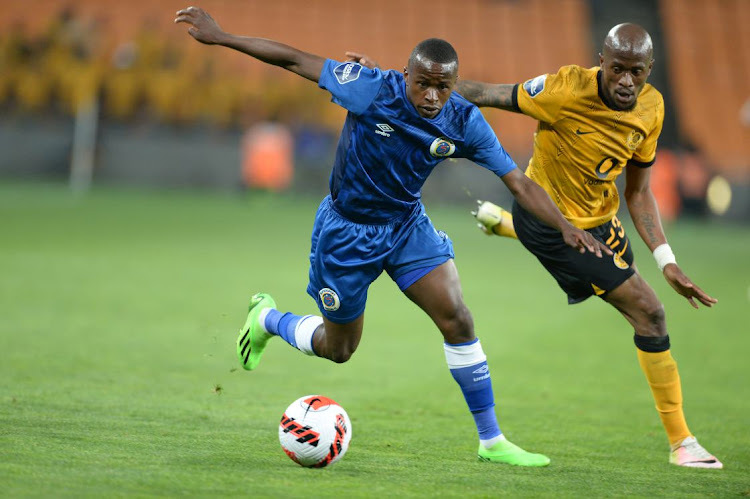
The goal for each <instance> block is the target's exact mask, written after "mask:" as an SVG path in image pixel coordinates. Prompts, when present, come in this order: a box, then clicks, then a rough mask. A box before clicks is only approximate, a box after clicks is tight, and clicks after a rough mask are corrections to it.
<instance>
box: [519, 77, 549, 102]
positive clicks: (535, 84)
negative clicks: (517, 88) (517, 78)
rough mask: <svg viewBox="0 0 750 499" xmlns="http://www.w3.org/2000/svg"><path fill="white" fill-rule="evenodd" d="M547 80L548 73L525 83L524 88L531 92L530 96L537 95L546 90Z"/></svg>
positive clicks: (528, 92)
mask: <svg viewBox="0 0 750 499" xmlns="http://www.w3.org/2000/svg"><path fill="white" fill-rule="evenodd" d="M545 81H547V75H540V76H537V77H536V78H532V79H531V80H528V81H527V82H526V83H524V84H523V88H524V90H526V93H527V94H529V97H536V96H537V95H539V94H540V93H541V92H542V90H544V82H545Z"/></svg>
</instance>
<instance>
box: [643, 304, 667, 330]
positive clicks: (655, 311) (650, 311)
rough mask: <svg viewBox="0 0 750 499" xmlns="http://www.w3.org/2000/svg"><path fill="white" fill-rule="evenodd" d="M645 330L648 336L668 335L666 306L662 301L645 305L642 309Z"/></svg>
mask: <svg viewBox="0 0 750 499" xmlns="http://www.w3.org/2000/svg"><path fill="white" fill-rule="evenodd" d="M641 310H642V316H643V329H644V332H647V333H649V334H647V335H648V336H663V335H665V334H667V326H666V315H665V313H664V305H662V303H661V302H660V301H658V300H657V301H654V302H650V303H644V304H643V307H642V309H641Z"/></svg>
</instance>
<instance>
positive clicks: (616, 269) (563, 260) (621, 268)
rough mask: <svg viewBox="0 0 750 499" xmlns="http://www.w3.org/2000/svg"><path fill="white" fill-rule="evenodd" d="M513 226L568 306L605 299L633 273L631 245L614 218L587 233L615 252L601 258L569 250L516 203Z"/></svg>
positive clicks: (549, 228) (559, 238)
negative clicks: (594, 299)
mask: <svg viewBox="0 0 750 499" xmlns="http://www.w3.org/2000/svg"><path fill="white" fill-rule="evenodd" d="M513 223H514V225H515V228H516V233H517V234H518V239H519V240H520V241H521V243H522V244H523V245H524V247H526V249H528V250H529V251H530V252H531V253H532V254H534V256H536V257H537V258H538V259H539V261H540V262H541V263H542V265H544V267H545V268H546V269H547V271H548V272H549V273H550V274H551V275H552V276H553V277H554V278H555V280H556V281H557V283H558V285H559V286H560V288H562V289H563V291H565V293H566V294H567V295H568V303H571V304H573V303H579V302H581V301H583V300H586V299H587V298H589V297H591V296H599V297H606V296H607V294H608V293H609V292H610V291H612V290H614V289H616V288H617V287H618V286H620V285H621V284H622V283H623V282H625V281H626V280H627V279H628V278H629V277H630V276H631V275H633V274H634V273H635V271H634V270H633V269H632V268H631V264H632V262H633V253H632V250H631V249H630V242H629V240H628V238H627V236H626V235H625V231H624V229H623V228H622V226H621V225H620V224H619V221H618V220H617V219H616V218H614V219H613V220H612V221H610V222H607V223H605V224H602V225H601V226H599V227H595V228H593V229H589V230H588V232H589V233H591V235H592V236H594V237H595V238H597V239H598V240H599V241H601V242H603V243H605V244H607V245H608V246H609V247H610V248H611V249H612V251H613V253H614V254H613V255H612V256H608V255H603V256H602V257H601V258H600V257H597V256H596V255H595V254H593V253H590V252H585V253H580V252H579V251H578V250H576V249H574V248H571V247H570V246H568V245H567V244H565V241H564V240H563V238H562V235H561V234H560V232H559V231H557V230H555V229H552V228H551V227H548V226H547V225H545V224H543V223H542V222H540V221H539V220H537V219H536V218H535V217H534V216H533V215H531V214H530V213H529V212H527V211H526V210H524V209H523V208H522V207H521V206H520V205H518V203H515V202H514V204H513Z"/></svg>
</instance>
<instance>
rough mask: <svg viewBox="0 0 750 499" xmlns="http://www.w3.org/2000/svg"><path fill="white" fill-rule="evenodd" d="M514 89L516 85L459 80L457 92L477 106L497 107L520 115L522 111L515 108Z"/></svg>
mask: <svg viewBox="0 0 750 499" xmlns="http://www.w3.org/2000/svg"><path fill="white" fill-rule="evenodd" d="M513 87H514V85H508V84H493V83H484V82H481V81H472V80H459V81H458V83H457V85H456V89H455V90H456V92H458V93H459V94H461V95H463V96H464V98H465V99H466V100H468V101H469V102H471V103H472V104H474V105H475V106H478V107H496V108H498V109H502V110H504V111H513V112H515V113H519V112H520V111H519V110H518V109H516V108H515V107H514V106H513Z"/></svg>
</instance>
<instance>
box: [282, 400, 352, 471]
mask: <svg viewBox="0 0 750 499" xmlns="http://www.w3.org/2000/svg"><path fill="white" fill-rule="evenodd" d="M351 439H352V423H351V421H349V415H348V414H347V413H346V411H345V410H344V408H343V407H341V406H340V405H338V404H337V403H336V402H334V401H333V400H331V399H329V398H328V397H324V396H322V395H306V396H304V397H301V398H298V399H297V400H295V401H294V402H292V403H291V405H290V406H289V407H287V409H286V411H284V415H283V416H282V417H281V422H280V423H279V442H281V448H282V449H284V452H286V455H287V456H289V457H290V458H291V459H292V461H294V462H295V463H297V464H299V465H300V466H304V467H306V468H323V467H324V466H328V465H331V464H333V463H335V462H336V461H338V460H339V459H341V458H342V457H343V456H344V454H345V453H346V449H348V448H349V441H350V440H351Z"/></svg>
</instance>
